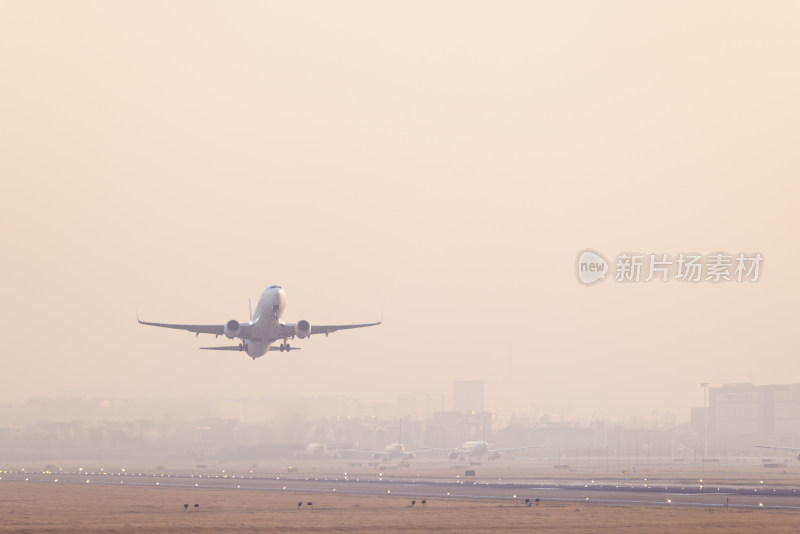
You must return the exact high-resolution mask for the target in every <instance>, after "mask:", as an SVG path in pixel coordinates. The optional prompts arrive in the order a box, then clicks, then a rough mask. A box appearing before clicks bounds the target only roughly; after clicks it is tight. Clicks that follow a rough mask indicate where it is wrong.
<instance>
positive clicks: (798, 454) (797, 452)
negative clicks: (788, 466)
mask: <svg viewBox="0 0 800 534" xmlns="http://www.w3.org/2000/svg"><path fill="white" fill-rule="evenodd" d="M753 446H754V447H760V448H762V449H773V450H776V451H790V452H791V453H792V454H793V455H794V456H795V458H797V459H798V460H800V447H775V446H773V445H753Z"/></svg>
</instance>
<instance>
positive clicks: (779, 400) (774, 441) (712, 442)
mask: <svg viewBox="0 0 800 534" xmlns="http://www.w3.org/2000/svg"><path fill="white" fill-rule="evenodd" d="M708 392H709V405H708V432H709V450H710V451H713V452H715V453H716V454H720V453H724V452H733V451H743V452H755V451H756V450H755V449H753V445H754V444H756V443H758V444H767V445H781V446H790V447H796V446H799V445H800V384H772V385H763V386H755V385H753V384H726V385H724V386H722V387H719V388H713V387H712V388H709V390H708ZM698 415H699V414H698ZM698 419H699V417H698Z"/></svg>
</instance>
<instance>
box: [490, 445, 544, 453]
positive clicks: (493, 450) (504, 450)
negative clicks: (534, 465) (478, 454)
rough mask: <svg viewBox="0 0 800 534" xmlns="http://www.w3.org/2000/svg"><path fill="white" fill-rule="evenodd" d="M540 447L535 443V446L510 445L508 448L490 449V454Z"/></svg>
mask: <svg viewBox="0 0 800 534" xmlns="http://www.w3.org/2000/svg"><path fill="white" fill-rule="evenodd" d="M538 448H539V447H537V446H535V445H533V446H530V447H509V448H506V449H489V454H492V453H495V452H511V451H526V450H528V449H538Z"/></svg>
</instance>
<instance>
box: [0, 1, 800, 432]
mask: <svg viewBox="0 0 800 534" xmlns="http://www.w3.org/2000/svg"><path fill="white" fill-rule="evenodd" d="M798 65H800V4H798V3H796V2H767V3H756V2H729V1H725V2H672V1H670V2H635V1H631V2H552V3H545V2H466V1H452V2H427V1H425V2H408V1H404V2H372V1H364V2H283V3H272V2H235V3H232V2H214V3H209V2H197V1H187V2H178V1H172V2H106V1H98V2H82V1H77V2H27V1H24V2H23V1H5V2H0V179H1V180H2V195H1V196H0V222H1V223H2V230H0V244H1V245H2V262H0V276H1V277H2V278H1V279H2V298H1V299H0V319H2V322H3V324H4V325H5V336H4V339H3V349H2V360H1V361H2V375H3V387H2V389H0V402H19V401H24V400H25V399H26V398H28V397H32V396H82V397H86V396H89V397H91V396H115V397H119V396H122V397H140V396H143V397H176V396H181V395H201V396H210V397H214V396H226V397H232V396H258V395H261V394H296V395H302V396H309V395H311V396H313V395H317V394H332V395H348V396H353V397H356V398H360V399H364V400H393V399H394V398H395V396H396V395H397V394H400V393H405V392H411V391H422V392H431V393H449V392H450V391H451V383H452V381H453V380H467V379H484V380H485V381H486V384H487V390H488V391H487V396H488V397H489V398H490V404H489V405H487V408H489V409H492V408H493V407H494V406H493V405H492V404H491V402H494V403H497V404H499V403H501V402H507V401H508V398H507V397H503V396H502V392H504V391H513V392H514V395H515V396H516V397H519V399H516V398H515V400H516V401H517V402H520V403H522V404H523V406H522V407H521V410H520V411H525V410H541V411H546V410H547V409H552V410H556V411H561V412H563V413H566V414H568V415H570V416H580V417H590V416H592V415H594V414H596V415H598V416H600V417H609V418H615V417H627V416H631V415H634V416H650V415H651V414H653V413H664V412H668V411H670V412H673V413H675V414H676V415H677V416H678V417H679V418H680V419H687V418H688V408H689V406H691V405H699V404H701V403H702V390H701V388H700V387H699V385H698V384H699V383H700V382H704V381H710V382H711V383H712V385H721V384H723V383H732V382H751V381H752V382H754V383H758V384H765V383H797V382H800V358H798V344H799V342H798V340H797V335H796V324H797V311H796V309H797V302H798V296H800V291H799V290H800V282H798V271H799V270H800V251H799V250H798V245H797V235H798V230H799V229H800V224H798V219H797V210H796V209H795V207H796V205H797V201H798V197H799V196H800V186H799V185H798V182H797V177H798V171H800V150H798V147H800V98H798V95H800V69H799V68H798ZM585 248H592V249H595V250H597V251H600V252H602V253H603V254H605V255H606V257H608V258H609V259H610V260H613V259H614V258H616V255H617V254H619V253H621V252H625V251H631V252H640V253H643V254H649V253H656V254H662V253H667V254H671V255H677V254H678V253H681V252H685V253H688V252H699V253H702V254H710V253H712V252H716V251H725V252H729V253H733V254H737V253H740V252H745V253H753V252H760V253H761V254H762V255H763V256H764V258H765V260H764V264H763V266H762V267H763V268H762V271H761V280H760V281H758V282H757V283H743V284H738V283H728V284H721V285H713V284H711V283H698V284H685V283H680V282H678V281H674V280H673V281H670V282H667V283H655V282H651V283H648V284H645V283H639V284H633V283H632V284H627V285H626V284H620V283H616V282H614V281H612V280H606V281H604V282H601V283H599V284H597V285H594V286H591V287H586V286H583V285H581V284H580V283H579V282H578V281H577V278H576V275H575V258H576V255H577V254H578V252H579V251H581V250H582V249H585ZM273 283H280V284H282V285H283V286H284V287H285V289H286V292H287V296H288V305H287V308H286V313H285V316H284V318H285V319H286V320H289V321H296V320H298V319H308V320H309V321H310V322H311V323H312V324H313V323H332V322H352V321H356V322H361V321H372V320H376V319H378V318H379V317H380V314H381V310H383V312H384V318H385V324H384V325H382V326H381V327H378V328H373V329H368V330H363V331H356V332H341V333H337V334H333V335H331V336H330V337H329V338H328V339H325V338H324V337H323V338H314V339H311V340H306V341H300V342H297V346H302V347H303V350H302V351H300V352H292V353H291V354H290V355H288V354H285V353H271V354H270V355H269V356H267V357H264V358H261V359H259V360H256V361H252V360H250V359H249V358H247V357H246V356H245V355H243V354H238V353H215V352H205V351H199V350H197V347H199V346H206V345H213V344H215V343H218V344H223V341H227V340H222V339H220V340H218V341H215V340H214V339H213V338H211V337H208V336H205V337H201V338H199V339H195V338H194V336H193V335H192V334H189V333H183V332H175V331H169V330H159V329H153V328H146V327H143V326H139V325H138V324H137V323H136V312H137V310H138V313H139V315H140V316H141V317H142V318H145V319H147V320H152V321H166V322H190V323H191V322H202V323H222V322H224V321H226V320H228V319H231V318H237V319H239V320H246V319H247V301H248V299H249V298H252V299H253V300H254V301H255V299H257V298H258V295H259V294H260V292H261V291H262V290H263V289H264V288H265V287H267V286H268V285H270V284H273Z"/></svg>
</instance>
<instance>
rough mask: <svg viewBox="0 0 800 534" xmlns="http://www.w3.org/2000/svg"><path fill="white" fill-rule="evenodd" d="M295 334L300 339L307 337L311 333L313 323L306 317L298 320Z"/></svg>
mask: <svg viewBox="0 0 800 534" xmlns="http://www.w3.org/2000/svg"><path fill="white" fill-rule="evenodd" d="M294 335H296V336H297V337H298V338H299V339H304V338H307V337H308V336H309V335H311V323H309V322H308V321H306V320H305V319H303V320H300V321H297V324H296V325H294Z"/></svg>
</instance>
